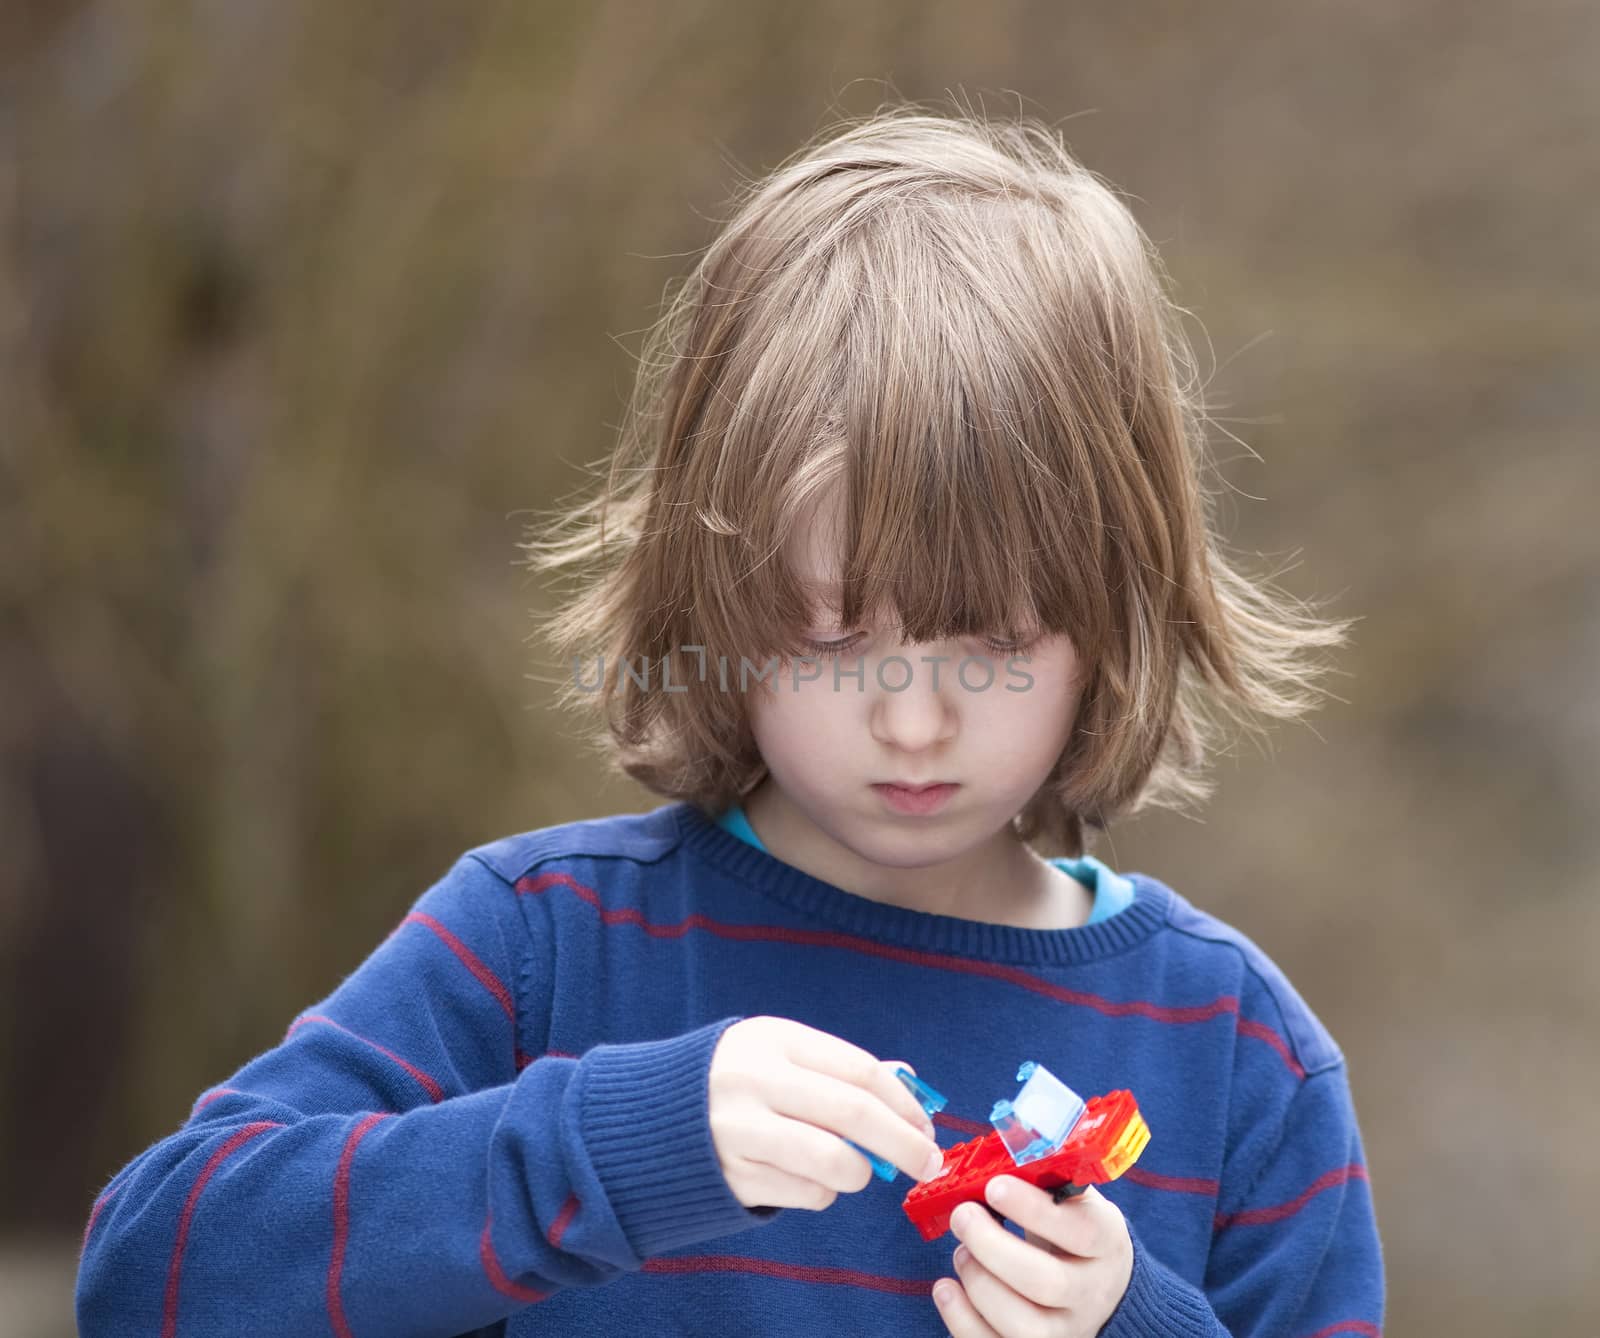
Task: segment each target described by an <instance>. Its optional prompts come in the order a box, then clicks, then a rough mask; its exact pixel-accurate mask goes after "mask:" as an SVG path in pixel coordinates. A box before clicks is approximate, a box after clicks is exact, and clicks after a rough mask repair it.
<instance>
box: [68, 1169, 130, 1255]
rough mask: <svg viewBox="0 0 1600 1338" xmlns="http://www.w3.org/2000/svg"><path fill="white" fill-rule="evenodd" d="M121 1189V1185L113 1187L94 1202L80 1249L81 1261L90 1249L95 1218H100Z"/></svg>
mask: <svg viewBox="0 0 1600 1338" xmlns="http://www.w3.org/2000/svg"><path fill="white" fill-rule="evenodd" d="M121 1188H122V1186H121V1185H112V1186H111V1188H110V1189H108V1190H106V1192H105V1193H104V1194H102V1195H101V1196H100V1197H99V1198H98V1199H96V1200H95V1201H94V1208H93V1210H92V1211H91V1212H90V1213H89V1225H88V1226H86V1227H84V1229H83V1244H82V1245H80V1246H79V1247H78V1258H79V1259H82V1258H83V1252H84V1251H85V1250H87V1249H88V1248H89V1233H90V1232H91V1231H93V1230H94V1220H95V1218H97V1217H99V1216H100V1210H101V1209H102V1208H104V1207H105V1206H106V1204H108V1203H110V1202H111V1196H112V1195H113V1194H115V1193H116V1192H117V1191H118V1190H119V1189H121Z"/></svg>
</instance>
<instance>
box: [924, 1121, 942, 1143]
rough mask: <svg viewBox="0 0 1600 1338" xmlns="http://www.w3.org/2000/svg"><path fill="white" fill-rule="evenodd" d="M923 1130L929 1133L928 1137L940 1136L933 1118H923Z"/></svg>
mask: <svg viewBox="0 0 1600 1338" xmlns="http://www.w3.org/2000/svg"><path fill="white" fill-rule="evenodd" d="M922 1132H923V1133H925V1134H927V1135H928V1137H929V1138H932V1139H937V1138H938V1137H939V1135H938V1133H937V1132H936V1131H935V1130H934V1127H933V1121H932V1120H923V1122H922Z"/></svg>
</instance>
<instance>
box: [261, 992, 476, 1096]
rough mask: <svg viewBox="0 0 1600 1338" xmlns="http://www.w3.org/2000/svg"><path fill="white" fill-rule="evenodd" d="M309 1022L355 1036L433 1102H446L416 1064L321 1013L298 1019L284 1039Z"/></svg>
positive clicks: (431, 1080)
mask: <svg viewBox="0 0 1600 1338" xmlns="http://www.w3.org/2000/svg"><path fill="white" fill-rule="evenodd" d="M307 1022H324V1023H326V1024H327V1025H328V1026H330V1027H337V1028H338V1029H339V1030H340V1031H342V1032H344V1034H345V1035H346V1036H354V1037H355V1039H356V1040H358V1041H360V1042H361V1043H362V1044H363V1045H370V1046H371V1047H372V1048H373V1049H374V1050H376V1051H378V1052H379V1053H380V1054H385V1055H388V1056H389V1058H390V1059H392V1060H394V1062H395V1063H396V1064H398V1065H399V1066H400V1067H401V1068H403V1069H404V1070H405V1071H406V1072H407V1073H409V1074H410V1075H411V1076H412V1077H413V1078H415V1079H416V1080H417V1081H418V1082H419V1083H421V1084H422V1088H423V1090H424V1091H425V1092H427V1094H428V1096H429V1097H430V1098H431V1099H432V1100H433V1101H436V1102H437V1101H443V1100H444V1088H442V1087H441V1086H439V1084H438V1083H437V1082H435V1081H434V1080H433V1079H432V1078H430V1077H429V1076H428V1075H427V1074H426V1073H424V1072H423V1071H422V1070H421V1069H419V1068H418V1067H417V1066H416V1065H415V1064H408V1063H407V1062H406V1061H405V1060H403V1059H401V1058H400V1056H399V1055H397V1054H395V1052H394V1051H393V1050H391V1049H389V1048H388V1047H387V1046H383V1045H379V1044H378V1043H377V1042H376V1041H369V1040H368V1039H367V1038H366V1037H365V1036H362V1035H360V1034H359V1033H358V1032H354V1031H351V1030H350V1028H349V1027H346V1026H344V1025H343V1024H342V1023H339V1022H335V1021H334V1020H333V1019H332V1018H331V1017H324V1016H323V1015H322V1014H321V1013H307V1014H306V1015H305V1016H304V1017H300V1018H296V1019H295V1021H294V1023H293V1025H292V1026H290V1028H289V1030H288V1031H287V1032H285V1033H284V1037H283V1039H284V1040H288V1039H289V1037H291V1036H293V1035H294V1034H295V1032H296V1031H298V1030H299V1029H300V1028H301V1027H303V1026H305V1024H306V1023H307Z"/></svg>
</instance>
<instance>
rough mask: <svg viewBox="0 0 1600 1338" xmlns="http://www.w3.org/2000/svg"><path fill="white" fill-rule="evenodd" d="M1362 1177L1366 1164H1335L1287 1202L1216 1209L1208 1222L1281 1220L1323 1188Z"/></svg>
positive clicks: (1244, 1223) (1253, 1223) (1246, 1223)
mask: <svg viewBox="0 0 1600 1338" xmlns="http://www.w3.org/2000/svg"><path fill="white" fill-rule="evenodd" d="M1366 1179H1368V1176H1367V1168H1366V1167H1365V1166H1362V1165H1360V1164H1358V1163H1351V1164H1350V1165H1349V1166H1339V1167H1335V1168H1334V1169H1333V1170H1331V1171H1327V1172H1324V1173H1323V1174H1322V1175H1319V1176H1318V1177H1317V1178H1316V1179H1315V1180H1314V1181H1312V1183H1311V1186H1310V1187H1309V1188H1308V1189H1307V1190H1305V1192H1304V1193H1301V1194H1297V1195H1296V1196H1295V1197H1294V1198H1292V1199H1290V1200H1289V1202H1288V1203H1276V1204H1273V1205H1272V1207H1270V1208H1246V1209H1244V1210H1243V1211H1242V1212H1237V1213H1218V1214H1217V1216H1216V1218H1215V1220H1214V1222H1213V1224H1212V1225H1213V1228H1214V1229H1215V1230H1217V1231H1221V1230H1222V1229H1223V1227H1231V1226H1263V1225H1265V1224H1266V1223H1268V1222H1281V1221H1283V1219H1284V1218H1286V1217H1293V1216H1294V1215H1295V1214H1296V1213H1297V1212H1299V1211H1300V1210H1301V1209H1302V1208H1304V1207H1305V1206H1306V1204H1308V1203H1309V1202H1311V1200H1312V1199H1313V1198H1315V1197H1316V1196H1317V1195H1318V1194H1320V1193H1322V1191H1323V1190H1325V1189H1332V1188H1334V1187H1335V1186H1336V1185H1343V1184H1346V1183H1348V1182H1349V1181H1351V1180H1366Z"/></svg>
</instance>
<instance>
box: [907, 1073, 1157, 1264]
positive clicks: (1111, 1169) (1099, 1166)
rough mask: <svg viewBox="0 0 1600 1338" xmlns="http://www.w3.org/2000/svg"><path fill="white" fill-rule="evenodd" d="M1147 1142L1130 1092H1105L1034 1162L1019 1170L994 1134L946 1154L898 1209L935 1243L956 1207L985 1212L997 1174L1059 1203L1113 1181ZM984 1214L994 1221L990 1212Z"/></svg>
mask: <svg viewBox="0 0 1600 1338" xmlns="http://www.w3.org/2000/svg"><path fill="white" fill-rule="evenodd" d="M1149 1141H1150V1128H1149V1126H1148V1125H1146V1124H1145V1122H1144V1116H1142V1115H1141V1114H1140V1113H1139V1106H1138V1103H1137V1102H1136V1101H1135V1100H1134V1099H1133V1093H1132V1092H1129V1091H1123V1090H1119V1091H1115V1092H1107V1093H1106V1094H1105V1095H1104V1096H1097V1097H1094V1098H1092V1099H1091V1100H1090V1101H1089V1103H1088V1106H1087V1108H1086V1109H1085V1110H1084V1112H1083V1114H1082V1116H1080V1117H1079V1119H1078V1122H1077V1124H1076V1125H1074V1126H1073V1129H1072V1132H1071V1133H1070V1134H1068V1135H1067V1137H1066V1139H1065V1140H1064V1141H1063V1142H1062V1144H1061V1146H1060V1147H1059V1148H1057V1149H1056V1150H1055V1151H1054V1152H1051V1153H1049V1154H1047V1155H1045V1156H1043V1157H1040V1158H1038V1159H1037V1160H1035V1161H1029V1162H1023V1163H1022V1164H1021V1165H1018V1164H1017V1162H1015V1161H1013V1160H1012V1157H1011V1153H1010V1151H1009V1150H1008V1149H1007V1148H1006V1145H1005V1143H1004V1142H1002V1141H1001V1138H1000V1135H999V1133H998V1132H996V1131H994V1130H990V1131H989V1132H988V1133H986V1134H984V1135H983V1137H981V1138H973V1139H970V1140H968V1141H967V1142H965V1143H957V1144H956V1145H955V1146H954V1147H952V1148H947V1149H945V1154H944V1167H943V1169H942V1170H941V1171H940V1172H939V1174H938V1175H936V1176H934V1178H933V1179H932V1180H924V1181H921V1182H920V1183H919V1184H916V1185H913V1186H912V1187H911V1190H910V1192H909V1193H908V1194H907V1195H906V1197H905V1202H904V1203H902V1204H901V1207H903V1208H904V1209H905V1213H906V1216H907V1217H909V1218H910V1219H911V1221H912V1223H913V1224H914V1225H915V1226H916V1228H917V1230H918V1231H919V1232H921V1233H922V1238H923V1240H935V1239H937V1238H938V1237H940V1236H942V1235H944V1233H945V1232H946V1231H948V1230H949V1229H950V1214H951V1213H953V1212H954V1211H955V1210H956V1205H957V1204H961V1203H966V1202H968V1201H969V1200H971V1201H972V1202H975V1203H981V1204H983V1206H984V1207H986V1208H989V1204H988V1201H987V1200H986V1199H985V1198H984V1186H986V1185H987V1184H988V1183H989V1181H990V1180H992V1179H993V1178H994V1177H995V1176H997V1175H1011V1176H1015V1177H1016V1178H1017V1179H1018V1180H1025V1181H1027V1182H1028V1183H1029V1184H1032V1185H1037V1186H1038V1187H1039V1188H1040V1189H1048V1190H1053V1191H1054V1192H1055V1199H1056V1202H1058V1203H1059V1202H1060V1201H1061V1200H1062V1199H1064V1198H1070V1197H1071V1196H1072V1195H1074V1194H1081V1193H1082V1192H1083V1191H1084V1189H1086V1188H1087V1187H1088V1186H1089V1185H1103V1184H1106V1183H1107V1182H1108V1181H1111V1180H1115V1179H1116V1178H1117V1177H1118V1176H1120V1175H1121V1174H1122V1173H1123V1172H1124V1171H1125V1170H1127V1169H1128V1167H1130V1166H1132V1165H1133V1163H1134V1162H1136V1161H1137V1160H1138V1159H1139V1154H1140V1153H1141V1152H1143V1151H1144V1146H1145V1144H1146V1143H1148V1142H1149ZM989 1211H990V1212H991V1213H994V1215H995V1216H996V1217H999V1214H998V1213H995V1212H994V1209H993V1208H989ZM1002 1220H1003V1219H1002Z"/></svg>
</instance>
